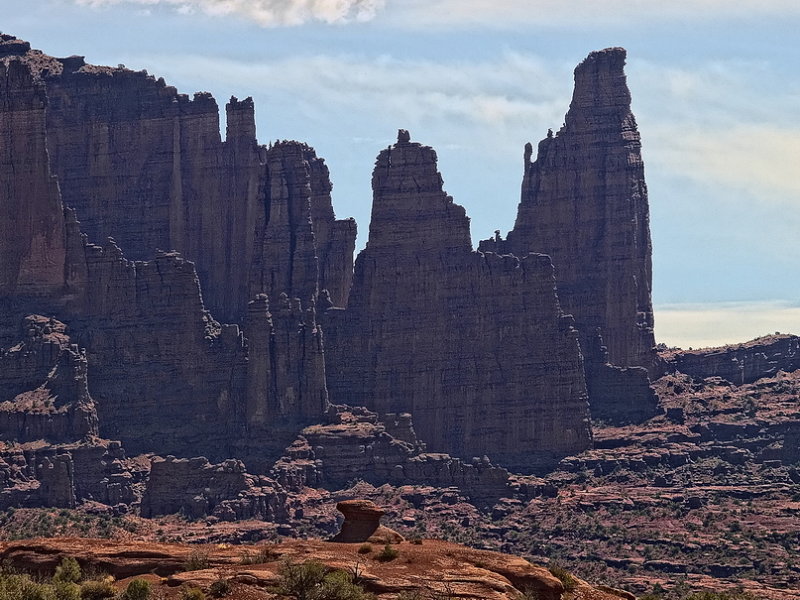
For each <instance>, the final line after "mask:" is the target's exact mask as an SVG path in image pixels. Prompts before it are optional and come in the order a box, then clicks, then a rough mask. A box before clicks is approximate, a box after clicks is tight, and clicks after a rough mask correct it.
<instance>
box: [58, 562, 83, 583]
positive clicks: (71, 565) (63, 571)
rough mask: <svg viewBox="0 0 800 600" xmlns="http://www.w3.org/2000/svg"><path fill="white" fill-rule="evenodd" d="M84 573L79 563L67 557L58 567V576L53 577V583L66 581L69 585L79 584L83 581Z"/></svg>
mask: <svg viewBox="0 0 800 600" xmlns="http://www.w3.org/2000/svg"><path fill="white" fill-rule="evenodd" d="M82 575H83V573H82V572H81V566H80V565H79V564H78V561H77V560H75V559H74V558H72V557H71V556H66V557H64V558H63V559H61V564H59V565H58V566H57V567H56V574H55V575H54V576H53V581H66V582H68V583H78V582H79V581H80V580H81V577H82Z"/></svg>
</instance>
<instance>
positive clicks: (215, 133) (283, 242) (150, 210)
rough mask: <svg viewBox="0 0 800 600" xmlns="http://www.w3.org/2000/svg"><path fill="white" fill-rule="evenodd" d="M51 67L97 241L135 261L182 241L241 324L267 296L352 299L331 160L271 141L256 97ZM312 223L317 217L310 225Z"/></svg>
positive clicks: (64, 178) (58, 135) (70, 188)
mask: <svg viewBox="0 0 800 600" xmlns="http://www.w3.org/2000/svg"><path fill="white" fill-rule="evenodd" d="M56 62H57V63H58V67H54V66H53V65H52V64H49V65H48V69H47V70H46V71H42V72H41V76H42V78H43V81H44V82H45V84H46V88H47V94H48V96H49V97H50V108H49V110H48V113H47V143H48V146H49V148H50V153H51V157H52V164H53V169H54V171H55V173H56V174H57V175H58V180H59V182H60V185H61V191H62V194H63V198H64V203H65V204H66V205H67V206H70V207H73V208H75V210H76V211H77V214H78V217H79V219H80V221H81V223H82V227H83V231H84V232H85V233H87V234H88V236H89V239H90V240H92V241H101V240H104V239H105V238H107V237H113V238H114V239H115V240H116V241H117V243H118V244H119V245H120V247H121V248H123V250H124V252H125V254H126V256H127V257H129V258H131V259H136V260H142V259H148V258H150V257H151V256H152V255H153V253H154V252H155V251H156V250H159V249H161V250H177V251H179V252H181V254H182V255H183V256H185V257H186V258H187V259H189V260H191V261H193V262H194V263H195V264H196V267H197V273H198V277H199V279H200V281H201V284H202V287H203V294H204V300H205V303H206V306H207V307H208V308H209V309H210V310H211V311H212V312H213V313H214V314H215V316H217V318H220V319H223V320H226V321H239V320H241V319H242V317H243V316H244V314H245V311H246V305H247V302H248V301H249V300H251V299H252V297H253V296H254V295H255V293H258V292H267V293H269V294H270V296H277V294H280V293H282V292H285V293H287V294H289V295H290V297H299V298H301V299H302V300H303V303H304V304H306V303H308V302H309V300H310V299H311V298H312V296H313V297H316V293H317V289H318V287H319V289H326V288H327V289H330V293H331V298H332V299H333V301H334V302H335V303H342V305H343V304H344V303H345V302H346V297H347V291H348V286H349V277H350V275H349V272H350V270H351V269H352V253H353V247H354V244H355V234H356V231H355V226H354V223H353V221H352V220H344V221H337V220H336V218H335V216H334V213H333V208H332V206H331V201H330V190H331V184H330V181H329V179H328V172H327V168H325V166H324V163H323V162H322V160H321V159H319V158H317V157H316V155H315V154H314V151H313V150H312V149H311V148H309V147H307V146H305V145H303V144H297V143H285V144H278V145H277V146H275V147H274V148H270V149H268V148H266V147H264V146H260V145H259V144H258V142H257V140H256V128H255V107H254V104H253V101H252V99H251V98H247V99H245V100H238V99H237V98H231V100H230V102H229V103H228V104H227V106H226V114H227V129H226V137H225V140H224V141H223V140H222V139H221V137H220V131H219V109H218V106H217V103H216V101H215V100H214V98H213V97H212V96H211V95H210V94H207V93H197V94H195V95H194V97H193V98H191V99H190V98H189V97H188V96H186V95H184V94H178V93H177V91H176V90H175V88H173V87H169V86H167V85H166V84H165V83H164V80H163V79H158V80H156V79H155V78H153V77H151V76H149V75H147V73H145V72H133V71H130V70H127V69H124V68H108V67H95V66H93V65H87V64H85V63H84V61H83V60H82V59H80V57H78V58H77V59H76V58H71V59H58V61H56ZM312 219H313V221H314V222H313V224H312V223H311V221H312Z"/></svg>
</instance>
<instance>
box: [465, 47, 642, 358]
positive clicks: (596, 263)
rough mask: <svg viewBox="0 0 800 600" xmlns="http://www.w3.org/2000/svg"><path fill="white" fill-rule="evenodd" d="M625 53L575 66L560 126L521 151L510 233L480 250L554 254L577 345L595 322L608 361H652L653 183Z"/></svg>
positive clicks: (612, 51) (585, 344)
mask: <svg viewBox="0 0 800 600" xmlns="http://www.w3.org/2000/svg"><path fill="white" fill-rule="evenodd" d="M624 66H625V50H624V49H622V48H609V49H606V50H602V51H599V52H592V53H591V54H590V55H589V56H588V58H587V59H586V60H584V61H583V62H582V63H581V64H580V65H578V67H577V68H576V69H575V91H574V94H573V97H572V104H571V105H570V109H569V112H568V113H567V115H566V118H565V123H564V126H563V127H562V128H561V129H560V130H559V131H558V132H557V133H556V134H555V136H553V135H552V132H551V133H550V134H549V135H548V137H547V138H546V139H544V140H542V141H541V142H540V143H539V147H538V152H537V156H536V160H535V161H533V162H531V157H532V152H533V150H532V148H531V146H530V145H528V146H526V149H525V175H524V179H523V182H522V197H521V200H520V204H519V211H518V213H517V220H516V223H515V224H514V229H513V230H511V231H510V232H509V233H508V239H506V240H501V239H496V240H487V241H485V242H483V243H482V244H481V246H480V247H481V249H482V250H487V251H489V250H494V251H498V252H503V253H511V254H514V255H515V256H525V255H526V254H527V253H528V252H541V253H543V254H547V255H549V256H550V257H551V258H552V260H553V264H554V266H555V271H556V282H557V284H558V297H559V300H560V301H561V306H562V308H563V310H564V312H566V313H569V314H572V315H574V316H575V325H576V327H577V328H578V330H579V332H580V335H581V347H582V348H584V349H587V348H589V347H590V344H589V340H590V339H591V338H592V337H593V336H594V335H595V332H596V330H597V329H598V328H599V329H600V330H601V334H602V336H603V340H604V342H605V345H606V346H607V349H608V360H609V362H610V363H611V364H613V365H618V366H621V367H630V366H641V367H647V368H651V367H653V366H654V359H655V354H654V350H653V348H654V346H655V339H654V336H653V307H652V300H651V281H652V266H651V253H652V247H651V242H650V229H649V218H650V217H649V209H648V203H647V186H646V185H645V181H644V164H643V162H642V157H641V142H640V138H639V132H638V130H637V127H636V120H635V119H634V116H633V114H632V113H631V109H630V103H631V96H630V92H629V90H628V86H627V83H626V80H625V73H624V70H623V69H624Z"/></svg>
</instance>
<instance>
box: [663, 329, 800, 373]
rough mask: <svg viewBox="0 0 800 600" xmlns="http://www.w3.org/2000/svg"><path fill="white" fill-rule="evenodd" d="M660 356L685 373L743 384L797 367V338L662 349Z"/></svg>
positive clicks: (776, 337) (799, 364)
mask: <svg viewBox="0 0 800 600" xmlns="http://www.w3.org/2000/svg"><path fill="white" fill-rule="evenodd" d="M663 357H664V359H665V361H666V363H667V365H668V367H669V368H671V369H674V370H676V371H680V372H681V373H685V374H686V375H690V376H692V377H696V378H698V379H704V378H706V377H722V378H723V379H725V380H727V381H730V382H731V383H733V384H736V385H743V384H745V383H752V382H754V381H756V380H758V379H762V378H764V377H774V376H775V375H776V374H777V373H778V372H779V371H785V372H787V373H790V372H792V371H796V370H797V369H800V337H798V336H796V335H787V334H783V335H781V334H776V335H770V336H764V337H760V338H756V339H754V340H751V341H749V342H745V343H743V344H734V345H731V346H722V347H719V348H704V349H700V350H678V351H670V352H665V353H663Z"/></svg>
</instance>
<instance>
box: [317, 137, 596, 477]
mask: <svg viewBox="0 0 800 600" xmlns="http://www.w3.org/2000/svg"><path fill="white" fill-rule="evenodd" d="M372 184H373V193H374V197H373V207H372V220H371V223H370V234H369V240H368V242H367V247H366V249H365V250H364V251H363V252H361V253H360V254H359V256H358V259H357V261H356V267H355V275H354V280H353V289H352V292H351V295H350V301H349V304H348V307H347V309H346V310H338V309H330V310H328V311H326V313H325V320H324V327H325V330H326V332H327V340H328V341H327V350H328V351H327V355H326V356H327V359H328V362H327V365H326V367H327V372H328V389H329V392H330V394H331V397H332V400H333V401H335V402H346V403H348V404H352V405H364V406H367V407H370V408H371V409H373V410H376V411H377V412H378V413H379V414H387V413H401V412H409V413H411V414H413V416H414V422H415V424H416V431H417V434H419V436H420V438H421V439H422V440H423V441H424V442H425V443H426V444H428V446H429V448H430V449H431V450H434V451H443V452H449V453H450V454H453V455H455V456H474V455H483V454H490V455H491V456H492V457H493V458H495V459H496V460H498V461H499V462H500V463H501V464H503V465H514V466H522V467H527V468H530V467H531V466H532V464H533V463H535V462H537V460H544V459H545V457H546V456H549V455H551V454H559V453H568V452H572V451H575V450H579V449H582V448H585V447H586V446H587V445H588V444H589V443H590V431H589V426H588V421H587V416H588V415H587V404H586V390H585V386H584V378H583V363H582V360H581V355H580V351H579V348H578V343H577V333H576V332H575V330H574V329H573V328H572V327H571V322H570V320H569V319H566V318H564V317H563V315H562V313H561V309H560V307H559V304H558V298H557V296H556V293H555V282H554V279H553V267H552V264H551V262H550V259H549V258H548V257H546V256H543V255H537V254H530V255H528V256H526V257H525V258H523V259H517V258H515V257H512V256H505V257H501V256H498V255H496V254H492V253H486V254H483V253H479V252H474V251H473V250H472V246H471V241H470V233H469V219H468V218H467V216H466V214H465V212H464V209H463V208H462V207H461V206H459V205H457V204H455V203H454V202H453V199H452V198H450V197H449V196H448V195H447V194H446V193H445V192H444V191H443V189H442V178H441V175H440V174H439V172H438V171H437V168H436V153H435V152H434V151H433V149H432V148H429V147H427V146H423V145H421V144H419V143H412V142H411V141H410V140H409V136H408V133H407V132H405V131H402V130H401V131H400V133H399V135H398V142H397V144H395V145H394V146H392V147H390V148H388V149H387V150H384V151H383V152H381V153H380V155H379V156H378V159H377V162H376V165H375V171H374V173H373V180H372Z"/></svg>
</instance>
